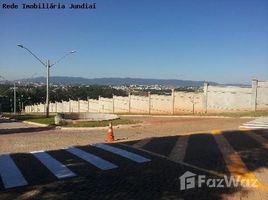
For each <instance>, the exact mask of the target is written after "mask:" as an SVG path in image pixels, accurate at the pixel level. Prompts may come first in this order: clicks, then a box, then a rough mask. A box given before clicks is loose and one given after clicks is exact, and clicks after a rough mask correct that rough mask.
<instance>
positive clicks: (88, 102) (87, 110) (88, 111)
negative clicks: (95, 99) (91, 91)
mask: <svg viewBox="0 0 268 200" xmlns="http://www.w3.org/2000/svg"><path fill="white" fill-rule="evenodd" d="M87 112H89V98H88V97H87Z"/></svg>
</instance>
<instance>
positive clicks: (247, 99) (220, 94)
mask: <svg viewBox="0 0 268 200" xmlns="http://www.w3.org/2000/svg"><path fill="white" fill-rule="evenodd" d="M247 110H251V88H241V87H218V86H208V90H207V111H208V112H223V111H224V112H228V111H247Z"/></svg>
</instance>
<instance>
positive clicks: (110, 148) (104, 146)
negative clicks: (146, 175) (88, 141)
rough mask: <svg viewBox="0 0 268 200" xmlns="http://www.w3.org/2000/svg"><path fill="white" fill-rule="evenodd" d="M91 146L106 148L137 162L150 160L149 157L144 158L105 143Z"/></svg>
mask: <svg viewBox="0 0 268 200" xmlns="http://www.w3.org/2000/svg"><path fill="white" fill-rule="evenodd" d="M93 146H95V147H98V148H100V149H103V150H106V151H109V152H112V153H114V154H117V155H120V156H122V157H124V158H128V159H130V160H132V161H135V162H137V163H143V162H149V161H151V160H150V159H148V158H145V157H143V156H140V155H138V154H135V153H132V152H129V151H126V150H123V149H119V148H116V147H112V146H110V145H107V144H93Z"/></svg>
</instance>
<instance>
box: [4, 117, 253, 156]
mask: <svg viewBox="0 0 268 200" xmlns="http://www.w3.org/2000/svg"><path fill="white" fill-rule="evenodd" d="M121 118H126V119H133V120H139V121H141V122H142V123H140V124H135V125H128V126H126V125H122V126H118V127H114V134H115V139H116V141H118V142H122V141H128V140H139V139H143V138H148V137H162V136H171V135H183V134H194V133H206V132H210V131H211V130H212V129H221V130H236V129H238V127H239V126H240V125H242V124H243V123H245V122H248V121H251V120H252V119H248V118H218V117H174V116H171V117H168V116H165V117H163V116H155V117H150V116H121ZM107 129H108V128H93V129H90V130H89V129H88V130H79V129H78V128H77V129H72V130H60V129H55V128H49V127H36V126H33V125H29V124H23V123H20V122H10V121H3V120H2V121H1V122H0V144H1V145H0V154H6V153H17V152H31V151H37V150H52V149H61V148H65V147H70V146H76V145H87V144H90V143H100V142H105V137H106V133H107Z"/></svg>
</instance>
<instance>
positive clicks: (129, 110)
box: [128, 92, 131, 113]
mask: <svg viewBox="0 0 268 200" xmlns="http://www.w3.org/2000/svg"><path fill="white" fill-rule="evenodd" d="M128 113H131V93H130V92H129V93H128Z"/></svg>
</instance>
